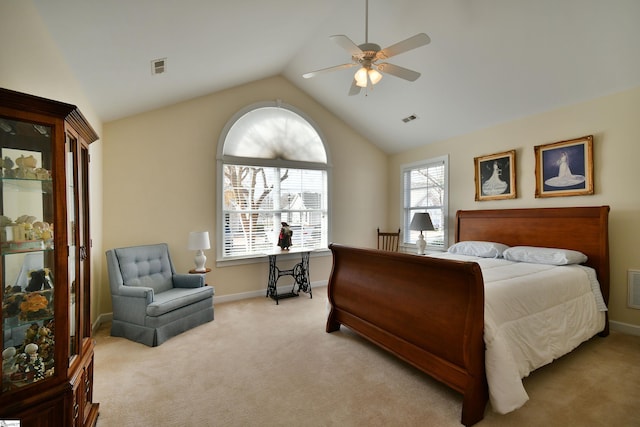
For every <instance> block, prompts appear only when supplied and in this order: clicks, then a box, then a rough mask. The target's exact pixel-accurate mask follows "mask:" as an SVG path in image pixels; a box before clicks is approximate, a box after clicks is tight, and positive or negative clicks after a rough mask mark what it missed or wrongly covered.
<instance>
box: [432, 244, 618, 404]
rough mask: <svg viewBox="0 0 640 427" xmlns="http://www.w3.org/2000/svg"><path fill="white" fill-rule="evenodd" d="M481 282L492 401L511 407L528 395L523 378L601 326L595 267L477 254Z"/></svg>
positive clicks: (460, 257)
mask: <svg viewBox="0 0 640 427" xmlns="http://www.w3.org/2000/svg"><path fill="white" fill-rule="evenodd" d="M432 256H436V257H439V258H446V259H456V260H462V261H475V262H477V263H478V264H479V265H480V268H481V269H482V275H483V278H484V283H485V310H484V341H485V345H486V353H485V365H486V372H487V381H488V383H489V395H490V400H491V406H492V407H493V409H494V410H495V411H497V412H499V413H502V414H505V413H507V412H511V411H513V410H515V409H517V408H519V407H521V406H522V405H524V404H525V402H526V401H527V400H528V399H529V396H528V395H527V392H526V391H525V389H524V386H523V384H522V378H524V377H526V376H527V375H529V373H530V372H531V371H533V370H534V369H537V368H539V367H541V366H543V365H546V364H548V363H550V362H552V361H553V360H554V359H557V358H558V357H560V356H562V355H564V354H566V353H568V352H570V351H571V350H573V349H574V348H576V347H577V346H578V345H580V343H582V342H584V341H586V340H588V339H589V338H591V337H593V336H594V335H595V334H597V333H598V332H600V331H602V330H603V329H604V323H605V316H604V311H606V309H607V308H606V306H605V305H604V300H603V298H602V294H601V293H600V287H599V285H598V283H597V279H596V276H595V271H594V270H593V269H591V268H589V267H584V266H579V265H570V266H552V265H545V264H529V263H522V262H512V261H507V260H504V259H495V258H477V257H470V256H465V255H454V254H450V253H443V254H436V255H432Z"/></svg>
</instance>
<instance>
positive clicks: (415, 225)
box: [409, 212, 434, 233]
mask: <svg viewBox="0 0 640 427" xmlns="http://www.w3.org/2000/svg"><path fill="white" fill-rule="evenodd" d="M409 228H410V229H412V230H416V231H419V232H421V233H422V232H423V231H433V230H434V228H433V224H432V223H431V217H430V216H429V214H428V213H426V212H418V213H415V214H413V218H412V219H411V224H410V225H409Z"/></svg>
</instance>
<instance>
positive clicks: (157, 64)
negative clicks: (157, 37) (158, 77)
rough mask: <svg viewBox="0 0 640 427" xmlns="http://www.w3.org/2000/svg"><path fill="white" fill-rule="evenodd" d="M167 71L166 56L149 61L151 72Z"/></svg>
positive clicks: (160, 72) (161, 72)
mask: <svg viewBox="0 0 640 427" xmlns="http://www.w3.org/2000/svg"><path fill="white" fill-rule="evenodd" d="M166 71H167V58H160V59H154V60H153V61H151V74H154V75H155V74H163V73H165V72H166Z"/></svg>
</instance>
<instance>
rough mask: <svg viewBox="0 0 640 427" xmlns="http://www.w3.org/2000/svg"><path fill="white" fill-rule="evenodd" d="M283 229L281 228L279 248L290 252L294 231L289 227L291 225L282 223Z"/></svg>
mask: <svg viewBox="0 0 640 427" xmlns="http://www.w3.org/2000/svg"><path fill="white" fill-rule="evenodd" d="M281 225H282V228H280V235H279V236H278V246H280V249H282V250H283V251H288V250H289V247H290V246H291V236H293V230H291V227H289V224H287V223H286V222H282V223H281Z"/></svg>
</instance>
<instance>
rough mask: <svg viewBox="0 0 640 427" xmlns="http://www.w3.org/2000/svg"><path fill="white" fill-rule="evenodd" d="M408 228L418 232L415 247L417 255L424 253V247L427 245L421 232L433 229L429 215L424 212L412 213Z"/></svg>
mask: <svg viewBox="0 0 640 427" xmlns="http://www.w3.org/2000/svg"><path fill="white" fill-rule="evenodd" d="M409 228H410V229H411V230H416V231H419V232H420V236H419V237H418V240H417V241H416V247H417V248H418V255H424V249H425V248H426V247H427V242H426V241H425V240H424V236H423V235H422V232H423V231H433V230H434V228H433V224H432V223H431V217H430V216H429V214H428V213H426V212H418V213H415V214H413V218H412V219H411V225H409Z"/></svg>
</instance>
